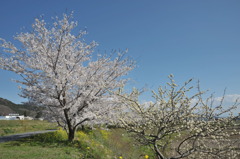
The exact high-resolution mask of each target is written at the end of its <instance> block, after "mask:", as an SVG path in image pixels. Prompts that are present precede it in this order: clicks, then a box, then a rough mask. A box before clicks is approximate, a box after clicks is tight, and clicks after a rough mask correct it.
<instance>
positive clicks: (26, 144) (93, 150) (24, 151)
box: [0, 129, 154, 159]
mask: <svg viewBox="0 0 240 159" xmlns="http://www.w3.org/2000/svg"><path fill="white" fill-rule="evenodd" d="M145 155H148V156H149V159H153V158H154V156H153V152H152V150H151V149H150V148H149V147H144V146H139V145H137V144H136V143H135V142H134V141H133V139H132V138H130V137H129V136H128V134H127V133H126V132H125V131H124V130H122V129H110V130H108V131H107V130H101V129H95V130H89V131H78V132H77V133H76V139H75V141H74V142H73V143H69V142H67V134H66V132H65V131H63V130H61V129H60V130H58V131H56V132H52V133H47V134H39V135H36V136H34V137H30V138H25V139H22V140H19V141H12V142H7V143H1V144H0V158H4V159H12V158H21V159H28V158H31V159H40V158H48V159H59V158H60V159H61V158H62V159H68V158H71V159H75V158H76V159H119V157H120V156H121V157H122V158H123V159H144V156H145Z"/></svg>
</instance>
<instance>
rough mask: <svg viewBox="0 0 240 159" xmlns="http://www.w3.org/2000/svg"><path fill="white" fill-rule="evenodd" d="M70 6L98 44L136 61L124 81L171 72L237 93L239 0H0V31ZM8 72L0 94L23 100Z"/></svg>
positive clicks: (157, 80) (1, 76) (136, 82)
mask: <svg viewBox="0 0 240 159" xmlns="http://www.w3.org/2000/svg"><path fill="white" fill-rule="evenodd" d="M71 11H74V18H75V20H77V21H78V22H79V27H80V29H84V28H85V27H86V28H87V31H88V35H87V36H86V39H87V40H89V41H91V40H95V41H97V42H98V43H99V45H100V46H99V47H98V48H97V49H99V50H100V51H102V52H104V51H105V50H106V51H107V52H109V51H110V50H112V49H122V50H125V49H126V48H128V49H129V54H128V55H129V56H130V57H132V58H133V59H135V60H136V61H137V67H136V69H135V70H134V71H132V72H131V73H130V75H129V77H130V78H132V81H131V83H130V84H129V87H138V88H141V87H144V86H145V85H147V86H148V88H149V89H156V88H157V87H158V86H159V85H163V84H164V83H166V81H167V76H168V75H169V74H174V75H175V81H176V82H177V83H183V82H184V81H186V80H188V79H189V78H194V79H196V80H200V83H201V87H202V89H209V90H210V91H211V92H215V95H216V96H221V95H222V93H223V90H224V89H225V88H227V95H228V96H230V97H231V98H233V97H236V96H238V95H239V94H240V62H239V60H240V18H239V17H240V1H239V0H198V1H197V0H194V1H193V0H164V1H163V0H41V1H37V0H21V1H19V0H1V2H0V22H1V25H0V37H1V38H4V39H6V40H9V41H13V35H15V34H16V33H19V32H21V31H22V30H23V31H24V30H30V28H31V24H32V23H33V21H34V19H35V18H36V17H39V16H40V15H44V17H45V19H47V20H49V19H50V18H51V17H54V16H61V15H62V13H65V12H71ZM23 27H26V29H22V28H23ZM14 78H17V76H15V75H14V74H13V73H10V72H7V71H2V70H1V71H0V88H1V89H0V97H3V98H7V99H9V100H11V101H13V102H16V103H21V102H22V101H25V100H24V99H22V98H20V97H19V96H18V93H19V91H18V89H17V85H16V84H15V83H13V82H12V81H11V79H14ZM145 97H146V99H143V100H148V98H149V95H146V96H145Z"/></svg>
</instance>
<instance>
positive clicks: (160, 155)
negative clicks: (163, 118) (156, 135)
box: [154, 141, 165, 159]
mask: <svg viewBox="0 0 240 159" xmlns="http://www.w3.org/2000/svg"><path fill="white" fill-rule="evenodd" d="M154 150H155V152H156V155H157V158H158V159H165V157H164V156H163V154H162V153H161V152H160V151H159V149H158V146H157V143H156V141H155V144H154Z"/></svg>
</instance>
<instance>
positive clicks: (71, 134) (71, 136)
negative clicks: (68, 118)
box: [68, 128, 75, 142]
mask: <svg viewBox="0 0 240 159" xmlns="http://www.w3.org/2000/svg"><path fill="white" fill-rule="evenodd" d="M74 136H75V129H72V128H68V141H69V142H72V141H73V139H74Z"/></svg>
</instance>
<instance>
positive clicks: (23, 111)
mask: <svg viewBox="0 0 240 159" xmlns="http://www.w3.org/2000/svg"><path fill="white" fill-rule="evenodd" d="M39 112H41V108H40V107H37V106H34V105H30V104H27V103H25V104H15V103H13V102H11V101H9V100H7V99H4V98H0V116H3V115H8V114H11V113H14V114H15V113H16V114H20V115H27V116H33V117H35V116H36V115H37V113H39Z"/></svg>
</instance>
